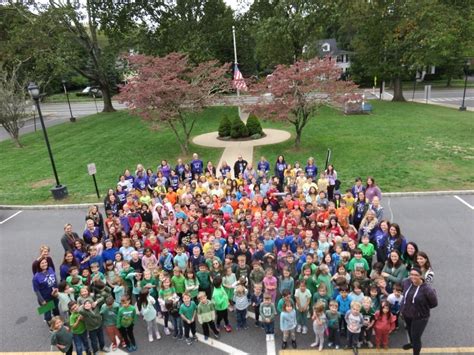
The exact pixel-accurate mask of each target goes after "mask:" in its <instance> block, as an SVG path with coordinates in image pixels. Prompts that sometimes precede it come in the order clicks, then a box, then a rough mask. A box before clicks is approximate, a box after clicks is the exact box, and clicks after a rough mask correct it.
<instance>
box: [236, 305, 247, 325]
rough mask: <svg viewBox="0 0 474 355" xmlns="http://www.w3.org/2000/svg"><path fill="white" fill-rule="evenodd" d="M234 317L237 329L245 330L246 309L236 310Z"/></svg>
mask: <svg viewBox="0 0 474 355" xmlns="http://www.w3.org/2000/svg"><path fill="white" fill-rule="evenodd" d="M235 316H236V318H237V328H245V327H246V326H247V309H242V310H240V309H236V310H235Z"/></svg>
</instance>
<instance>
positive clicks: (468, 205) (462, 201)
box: [454, 195, 474, 210]
mask: <svg viewBox="0 0 474 355" xmlns="http://www.w3.org/2000/svg"><path fill="white" fill-rule="evenodd" d="M454 198H455V199H457V200H458V201H460V202H461V203H463V204H465V205H466V206H467V207H469V208H470V209H471V210H474V206H471V205H470V204H469V203H467V202H466V201H464V200H463V199H462V198H461V197H459V196H457V195H454Z"/></svg>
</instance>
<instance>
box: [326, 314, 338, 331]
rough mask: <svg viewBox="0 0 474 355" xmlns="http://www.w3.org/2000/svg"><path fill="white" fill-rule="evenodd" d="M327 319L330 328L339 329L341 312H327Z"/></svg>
mask: <svg viewBox="0 0 474 355" xmlns="http://www.w3.org/2000/svg"><path fill="white" fill-rule="evenodd" d="M326 318H327V319H328V328H331V329H339V318H341V315H340V314H339V312H336V313H333V312H331V311H326Z"/></svg>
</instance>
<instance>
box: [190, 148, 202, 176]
mask: <svg viewBox="0 0 474 355" xmlns="http://www.w3.org/2000/svg"><path fill="white" fill-rule="evenodd" d="M189 165H190V166H191V173H192V174H193V178H195V177H196V175H198V176H201V175H202V172H203V171H204V162H203V161H202V160H201V159H199V155H197V153H194V154H193V160H191V163H189Z"/></svg>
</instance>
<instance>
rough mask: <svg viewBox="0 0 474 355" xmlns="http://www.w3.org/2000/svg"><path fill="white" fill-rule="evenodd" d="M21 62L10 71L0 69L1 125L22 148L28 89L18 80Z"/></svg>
mask: <svg viewBox="0 0 474 355" xmlns="http://www.w3.org/2000/svg"><path fill="white" fill-rule="evenodd" d="M20 67H21V63H19V64H17V66H16V67H15V68H13V70H12V71H11V72H10V73H7V72H6V71H3V70H2V71H0V125H2V126H3V128H4V129H5V130H6V131H7V132H8V134H9V135H10V137H12V139H13V141H14V142H15V145H16V146H17V147H18V148H21V147H22V145H21V142H20V128H21V127H23V125H24V118H25V110H26V102H27V101H26V99H27V97H26V90H25V89H24V85H22V84H21V83H20V82H19V81H18V76H17V74H18V72H19V69H20Z"/></svg>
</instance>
